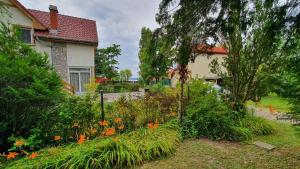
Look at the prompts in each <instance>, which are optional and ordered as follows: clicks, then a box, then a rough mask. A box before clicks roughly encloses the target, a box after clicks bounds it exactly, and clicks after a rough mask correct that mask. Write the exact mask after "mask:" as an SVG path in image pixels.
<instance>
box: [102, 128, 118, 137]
mask: <svg viewBox="0 0 300 169" xmlns="http://www.w3.org/2000/svg"><path fill="white" fill-rule="evenodd" d="M103 134H104V136H112V135H114V134H116V130H115V129H114V128H107V129H106V130H105V131H104V132H103Z"/></svg>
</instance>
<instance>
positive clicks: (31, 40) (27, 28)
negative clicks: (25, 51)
mask: <svg viewBox="0 0 300 169" xmlns="http://www.w3.org/2000/svg"><path fill="white" fill-rule="evenodd" d="M19 29H20V30H22V29H23V30H29V31H30V43H27V42H24V41H23V39H21V41H22V42H23V43H26V44H28V45H33V29H32V28H31V27H27V26H20V25H19ZM21 33H22V32H21Z"/></svg>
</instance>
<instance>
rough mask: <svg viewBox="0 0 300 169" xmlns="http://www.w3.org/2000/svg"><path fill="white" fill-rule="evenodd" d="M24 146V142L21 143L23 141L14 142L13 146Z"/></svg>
mask: <svg viewBox="0 0 300 169" xmlns="http://www.w3.org/2000/svg"><path fill="white" fill-rule="evenodd" d="M24 144H25V141H23V140H17V141H16V142H15V145H16V146H17V147H21V146H22V145H24Z"/></svg>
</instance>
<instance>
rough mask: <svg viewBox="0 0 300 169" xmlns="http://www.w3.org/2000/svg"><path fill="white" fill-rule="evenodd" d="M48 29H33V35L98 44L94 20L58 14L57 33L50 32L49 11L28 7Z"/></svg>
mask: <svg viewBox="0 0 300 169" xmlns="http://www.w3.org/2000/svg"><path fill="white" fill-rule="evenodd" d="M28 11H29V12H30V13H31V14H32V15H33V16H34V17H35V18H37V19H38V20H39V21H40V22H41V23H42V24H43V25H45V26H46V27H47V28H48V30H46V31H43V30H35V33H34V35H35V36H38V37H44V38H50V39H59V40H63V41H76V42H84V43H93V44H95V45H97V44H98V35H97V27H96V22H95V21H93V20H88V19H84V18H77V17H72V16H67V15H61V14H58V33H51V32H50V31H49V30H50V13H49V12H44V11H38V10H33V9H28Z"/></svg>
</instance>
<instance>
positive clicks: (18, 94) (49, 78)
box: [0, 24, 62, 151]
mask: <svg viewBox="0 0 300 169" xmlns="http://www.w3.org/2000/svg"><path fill="white" fill-rule="evenodd" d="M15 34H16V31H15V30H14V29H12V28H11V27H10V28H9V27H7V26H5V25H2V24H1V26H0V44H1V45H0V65H1V69H0V105H1V106H0V117H1V118H0V135H1V137H0V147H1V148H4V150H5V149H7V148H8V147H7V146H8V143H7V138H8V137H10V136H12V135H14V136H16V137H18V136H29V135H30V134H32V133H37V132H36V131H35V132H31V129H34V128H36V127H38V126H40V125H43V124H44V123H45V122H47V121H45V119H44V117H45V116H46V115H47V113H48V110H49V109H50V108H51V107H53V106H54V105H56V104H57V102H59V101H60V100H61V98H62V93H61V90H62V84H61V80H60V77H59V76H58V74H57V73H56V72H55V71H54V70H53V69H52V68H51V66H50V64H49V63H48V57H47V56H46V55H44V54H40V53H38V52H36V51H35V50H34V49H32V48H31V47H30V46H29V45H26V44H23V43H22V42H20V41H19V40H18V38H17V36H14V35H15ZM0 151H3V149H0Z"/></svg>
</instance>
